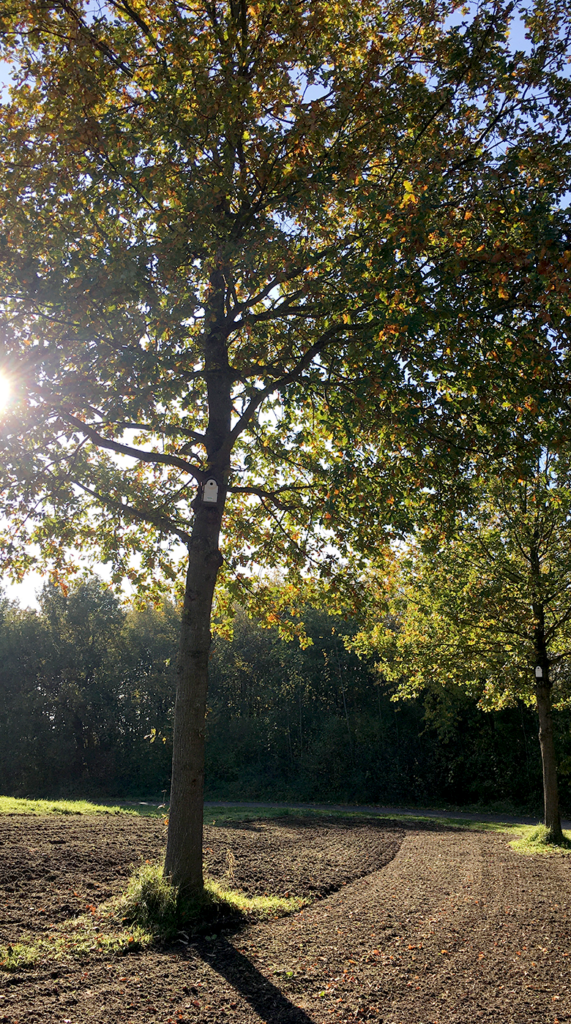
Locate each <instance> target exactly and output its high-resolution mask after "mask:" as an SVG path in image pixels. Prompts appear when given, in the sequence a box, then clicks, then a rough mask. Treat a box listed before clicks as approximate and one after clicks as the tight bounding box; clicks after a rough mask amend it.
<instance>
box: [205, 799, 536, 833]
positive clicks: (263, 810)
mask: <svg viewBox="0 0 571 1024" xmlns="http://www.w3.org/2000/svg"><path fill="white" fill-rule="evenodd" d="M482 813H483V812H482ZM289 816H292V817H304V818H305V817H313V818H317V819H319V818H349V819H359V818H375V819H378V820H379V821H406V822H410V823H411V824H414V823H415V822H419V823H422V824H433V825H441V826H444V827H450V826H452V827H454V828H461V829H465V830H466V831H468V832H512V831H513V832H514V834H516V835H519V833H520V830H521V829H522V828H524V827H525V826H522V825H513V824H510V823H509V822H499V821H470V820H469V819H466V818H454V817H445V816H444V815H443V816H442V817H438V818H436V817H432V815H431V816H430V817H429V816H428V815H423V814H421V813H420V812H419V814H418V815H412V814H373V813H368V812H366V811H337V810H321V809H317V808H314V807H304V808H298V807H256V808H253V807H223V806H220V807H212V806H209V807H205V808H204V823H205V825H221V826H223V825H224V824H225V823H226V822H228V821H259V820H260V818H283V817H289Z"/></svg>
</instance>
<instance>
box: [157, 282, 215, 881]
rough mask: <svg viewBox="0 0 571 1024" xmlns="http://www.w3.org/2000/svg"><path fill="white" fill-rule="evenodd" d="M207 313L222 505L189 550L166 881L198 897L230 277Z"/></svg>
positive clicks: (210, 442) (210, 443) (211, 448)
mask: <svg viewBox="0 0 571 1024" xmlns="http://www.w3.org/2000/svg"><path fill="white" fill-rule="evenodd" d="M210 283H211V293H210V296H209V302H208V307H207V314H206V322H205V331H204V336H203V344H204V360H205V363H204V369H205V379H206V385H207V392H208V427H207V430H206V434H205V447H206V453H207V463H208V472H207V473H205V479H206V478H207V477H208V476H210V475H212V477H214V479H215V480H216V481H217V483H218V488H219V490H218V501H217V503H216V504H212V505H205V504H204V502H203V500H202V495H201V494H199V495H198V497H197V499H196V501H195V503H194V509H195V517H194V522H193V526H192V531H191V537H190V543H189V548H188V570H187V575H186V588H185V594H184V605H183V612H182V624H181V639H180V648H179V659H178V680H177V694H176V702H175V713H174V735H173V760H172V780H171V798H170V808H169V830H168V839H167V852H166V858H165V868H164V872H165V875H166V876H167V877H168V878H170V880H171V881H172V882H173V883H174V884H175V885H177V886H179V887H180V889H181V891H183V892H184V893H194V894H200V893H201V892H202V890H203V888H204V879H203V875H202V823H203V803H204V734H205V718H206V695H207V692H208V659H209V655H210V644H211V632H210V622H211V615H212V601H213V597H214V588H215V586H216V577H217V575H218V570H219V568H220V566H221V565H222V556H221V554H220V550H219V541H220V528H221V524H222V514H223V511H224V503H225V500H226V484H227V477H228V471H229V468H230V427H231V417H232V399H231V389H232V375H231V372H230V367H229V362H228V348H227V335H226V333H225V331H224V295H225V277H224V274H223V272H222V270H220V269H217V270H215V271H213V273H212V275H211V279H210Z"/></svg>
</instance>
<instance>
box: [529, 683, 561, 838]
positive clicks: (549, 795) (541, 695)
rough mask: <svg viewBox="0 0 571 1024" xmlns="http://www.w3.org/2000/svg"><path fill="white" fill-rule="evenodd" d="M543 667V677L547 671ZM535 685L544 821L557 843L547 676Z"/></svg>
mask: <svg viewBox="0 0 571 1024" xmlns="http://www.w3.org/2000/svg"><path fill="white" fill-rule="evenodd" d="M548 671H549V670H548V669H544V677H545V675H546V674H547V673H548ZM541 682H542V683H543V684H544V685H541V684H540V683H539V681H538V685H536V687H535V696H536V703H537V714H538V716H539V746H540V747H541V761H542V764H543V803H544V818H543V820H544V823H545V827H546V828H547V831H548V838H549V841H550V842H552V843H559V842H561V840H562V839H563V832H562V831H561V816H560V813H559V791H558V786H557V764H556V760H555V747H554V745H553V721H552V716H551V683H550V682H549V677H548V676H547V679H545V678H544V680H542V681H541Z"/></svg>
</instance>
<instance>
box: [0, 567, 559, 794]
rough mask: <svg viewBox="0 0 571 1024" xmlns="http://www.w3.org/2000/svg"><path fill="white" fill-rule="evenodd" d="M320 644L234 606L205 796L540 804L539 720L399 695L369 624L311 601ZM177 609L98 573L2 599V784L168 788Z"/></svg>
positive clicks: (434, 694) (218, 663)
mask: <svg viewBox="0 0 571 1024" xmlns="http://www.w3.org/2000/svg"><path fill="white" fill-rule="evenodd" d="M303 620H304V626H305V630H306V633H307V636H308V637H309V638H310V639H311V641H312V642H311V644H310V645H309V646H307V647H305V648H303V647H302V646H301V645H300V643H299V642H298V641H296V640H293V641H288V640H285V639H283V638H282V637H280V635H279V632H278V629H277V628H271V629H268V628H263V627H262V626H261V625H260V624H259V623H258V622H257V621H255V620H252V619H250V618H248V616H247V615H246V613H245V611H244V610H243V609H238V610H237V612H236V614H235V618H234V636H233V639H232V640H229V639H225V638H224V637H222V636H218V637H216V639H215V642H214V646H213V653H212V657H211V663H210V675H211V689H210V695H209V701H208V714H207V741H206V795H207V796H217V797H227V798H229V799H255V798H270V797H271V798H274V799H285V800H287V799H291V800H294V799H295V800H307V801H314V800H331V801H347V802H353V803H357V802H361V803H384V802H385V803H397V802H407V803H416V804H419V805H420V804H423V803H425V804H427V803H428V804H439V803H448V804H457V805H464V806H466V805H476V804H477V805H480V806H486V807H494V806H497V807H501V808H502V809H504V810H506V809H509V808H510V807H513V809H514V810H527V811H529V812H535V811H538V812H539V810H540V808H541V799H542V774H541V758H540V752H539V745H538V743H537V739H536V732H537V727H536V722H535V714H534V711H533V709H532V708H531V707H529V706H526V705H525V704H524V703H523V702H521V701H520V702H517V703H515V704H514V706H511V707H505V708H500V709H498V710H495V711H493V712H491V713H489V712H488V713H487V712H485V711H483V710H481V709H480V708H478V707H477V705H476V704H475V702H474V700H473V698H472V697H471V696H470V695H469V694H467V693H466V692H465V691H464V690H463V688H462V687H461V686H460V685H458V686H450V685H447V686H442V687H440V688H438V687H436V686H433V687H431V688H430V689H428V690H425V691H423V692H421V693H419V694H418V695H417V696H416V697H414V698H413V699H409V700H407V701H406V702H400V703H395V702H394V701H391V695H392V689H393V688H391V686H390V684H389V683H386V682H385V681H384V680H383V678H382V677H381V676H380V675H379V674H378V672H376V671H375V667H374V665H373V662H372V660H371V659H369V660H366V659H365V660H364V659H361V660H360V659H359V658H358V657H357V655H356V654H355V653H354V652H353V651H351V650H348V649H347V647H346V641H347V639H348V638H349V639H350V638H351V637H352V636H354V635H355V634H356V633H357V632H358V629H359V627H360V625H361V624H360V623H359V622H357V621H356V620H354V619H353V620H343V619H342V618H341V616H339V615H332V614H330V613H327V612H324V611H322V610H319V609H317V608H312V607H307V608H306V609H305V611H304V614H303ZM178 621H179V610H178V609H177V607H176V606H175V605H174V604H173V603H170V602H169V601H164V602H163V603H162V604H161V605H160V606H159V607H153V606H150V605H149V606H148V607H146V608H142V609H136V608H134V607H127V608H125V607H123V606H122V605H121V603H120V601H119V600H118V598H117V597H116V596H115V595H113V594H112V592H111V591H110V590H108V589H106V588H105V587H104V586H103V585H102V583H101V581H100V580H99V579H97V578H96V577H95V576H92V577H90V578H87V579H86V580H84V581H82V582H79V583H78V584H76V585H75V586H73V587H72V588H70V590H69V591H68V593H67V594H64V593H63V591H62V590H61V589H59V588H58V587H55V586H53V585H51V584H46V586H45V587H44V589H43V591H42V593H41V595H40V607H39V609H38V610H37V611H34V610H31V609H25V608H21V607H20V606H19V605H18V604H17V603H16V602H13V601H9V600H8V599H7V598H6V597H3V598H0V791H1V792H3V793H7V794H10V795H15V796H24V795H33V796H36V797H39V796H50V797H53V796H63V795H66V796H79V795H81V796H92V797H100V798H105V797H129V796H132V797H145V796H149V795H156V796H159V795H162V796H165V797H166V798H167V799H168V794H169V787H170V772H171V758H172V722H173V710H174V697H175V687H176V646H177V628H178ZM554 728H555V732H556V747H557V749H558V771H559V777H560V788H561V802H562V807H563V809H565V808H567V810H568V812H569V810H570V809H571V711H570V710H568V709H563V710H562V711H560V712H558V713H557V714H556V715H555V716H554Z"/></svg>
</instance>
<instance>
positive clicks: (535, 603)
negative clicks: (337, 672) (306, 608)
mask: <svg viewBox="0 0 571 1024" xmlns="http://www.w3.org/2000/svg"><path fill="white" fill-rule="evenodd" d="M503 470H504V472H503V474H502V475H501V476H493V477H490V478H488V479H487V480H484V481H482V480H476V481H473V482H472V489H473V507H472V509H471V511H470V512H469V513H464V514H462V515H460V516H458V520H457V528H456V531H455V533H454V535H453V536H452V537H449V538H445V537H443V536H442V535H439V533H438V532H437V531H432V534H429V533H428V531H427V532H426V533H425V534H424V536H422V535H419V538H418V543H416V544H413V545H412V546H411V547H410V549H409V550H408V551H407V552H405V553H403V554H402V556H401V557H400V559H399V560H398V562H397V566H396V567H395V571H394V574H393V576H392V578H391V579H390V583H389V585H388V593H385V595H384V596H385V600H386V605H385V609H386V616H385V618H384V619H383V620H382V621H379V622H377V623H376V624H375V625H374V626H373V627H372V629H370V630H369V631H363V632H362V633H361V634H359V635H358V636H357V638H356V640H355V647H356V649H358V650H360V651H361V653H362V654H369V655H370V654H371V653H372V652H375V654H376V656H377V657H378V659H379V663H378V668H379V671H381V672H382V674H383V675H384V677H385V678H386V679H387V680H390V681H391V682H392V684H393V685H394V687H395V693H396V694H397V695H398V696H403V697H406V696H411V695H413V694H417V693H418V692H419V691H420V690H421V689H423V688H424V687H428V688H432V689H439V688H442V687H446V686H460V687H462V688H464V689H465V690H466V691H467V692H468V693H471V694H472V695H473V696H474V697H475V698H476V699H477V700H478V701H479V704H480V706H481V707H484V708H487V709H497V708H501V707H505V706H509V705H513V704H515V703H516V702H517V701H518V700H521V701H523V702H524V703H526V704H528V705H532V706H535V707H537V710H538V713H539V716H540V740H541V744H542V755H543V760H544V775H545V771H546V767H547V769H548V772H549V773H550V786H551V788H550V786H548V785H547V783H546V791H545V802H546V825H548V826H549V828H550V829H551V830H552V831H553V834H554V835H559V837H560V833H561V825H560V823H559V819H558V810H557V789H556V781H555V753H554V750H553V744H552V739H551V731H552V724H551V707H552V705H555V707H567V706H568V705H569V701H570V698H571V676H570V661H569V659H570V655H571V553H570V549H569V528H570V524H571V474H570V466H569V460H568V458H567V457H565V456H563V455H559V456H556V455H554V454H553V453H550V452H549V451H547V450H545V449H543V450H541V451H539V452H538V453H537V455H536V465H535V472H534V473H533V475H530V476H527V477H525V478H520V477H519V474H518V471H517V470H515V471H514V467H513V465H512V466H510V465H504V466H503ZM387 598H388V600H387ZM542 716H543V717H545V721H542ZM547 819H549V820H547Z"/></svg>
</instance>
